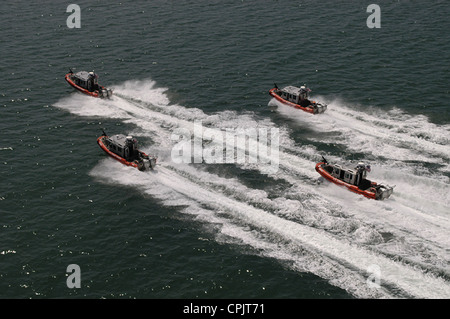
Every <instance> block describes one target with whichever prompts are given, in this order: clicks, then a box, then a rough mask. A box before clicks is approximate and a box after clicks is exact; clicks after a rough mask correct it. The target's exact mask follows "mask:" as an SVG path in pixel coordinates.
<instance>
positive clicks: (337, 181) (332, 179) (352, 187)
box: [316, 162, 376, 199]
mask: <svg viewBox="0 0 450 319" xmlns="http://www.w3.org/2000/svg"><path fill="white" fill-rule="evenodd" d="M324 164H325V162H320V163H317V164H316V171H317V172H318V173H319V174H320V175H322V176H323V177H324V178H325V179H327V180H328V181H330V182H332V183H335V184H337V185H340V186H345V187H347V188H348V189H349V190H350V191H352V192H354V193H357V194H361V195H364V196H365V197H367V198H371V199H376V196H375V193H374V192H369V191H366V190H362V189H359V188H358V186H355V185H352V184H349V183H346V182H344V181H341V180H340V179H337V178H336V177H334V176H331V174H329V173H328V172H327V171H326V170H324V169H323V168H322V165H324ZM372 184H373V183H372Z"/></svg>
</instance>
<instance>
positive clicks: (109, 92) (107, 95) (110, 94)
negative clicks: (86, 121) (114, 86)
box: [106, 89, 112, 98]
mask: <svg viewBox="0 0 450 319" xmlns="http://www.w3.org/2000/svg"><path fill="white" fill-rule="evenodd" d="M111 96H112V90H111V89H106V97H108V98H110V97H111Z"/></svg>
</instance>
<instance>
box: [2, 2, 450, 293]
mask: <svg viewBox="0 0 450 319" xmlns="http://www.w3.org/2000/svg"><path fill="white" fill-rule="evenodd" d="M371 3H372V2H370V1H356V0H355V1H339V2H337V1H330V0H327V1H287V0H279V1H269V0H261V1H247V0H245V1H244V0H242V1H237V0H236V1H235V0H233V1H222V0H221V1H219V0H208V1H160V0H155V1H128V0H121V1H85V0H83V1H76V4H78V5H79V6H80V8H81V27H80V28H68V26H67V23H66V21H67V19H68V18H69V16H70V15H71V12H66V9H67V6H68V4H69V3H68V2H66V1H51V0H45V1H6V2H3V3H2V4H1V10H0V34H1V43H0V49H1V50H0V52H1V62H0V72H1V73H0V74H1V79H0V128H1V131H0V132H1V133H0V177H1V181H0V298H18V299H27V298H36V299H40V298H93V299H98V298H108V299H110V298H124V299H125V298H138V299H144V298H145V299H197V298H198V299H202V298H211V299H221V298H225V299H229V298H230V299H231V298H248V299H252V298H255V299H264V298H270V299H306V298H308V299H311V298H313V299H321V298H324V299H360V298H361V299H372V298H373V299H378V298H425V299H428V298H445V299H447V298H450V264H449V263H450V236H449V234H450V196H449V195H448V194H449V193H450V183H449V180H450V145H449V137H450V105H449V100H450V92H449V90H450V89H449V87H450V86H449V84H450V53H449V52H450V41H449V36H448V30H450V20H449V16H450V3H449V2H448V1H446V0H445V1H444V0H442V1H440V0H438V1H426V2H425V1H415V0H410V1H406V0H399V1H377V2H376V4H378V5H379V6H380V9H381V15H380V18H381V20H380V21H381V28H369V27H368V26H367V23H366V20H367V18H368V17H369V15H370V14H371V13H370V12H369V13H368V12H366V10H367V6H368V5H369V4H371ZM69 68H72V69H73V70H74V71H82V70H86V71H95V72H96V73H97V74H98V75H99V82H100V84H103V85H105V86H107V87H111V88H112V89H113V90H114V96H113V98H112V99H111V100H104V99H96V98H92V97H89V96H86V95H83V94H81V93H78V92H75V90H74V89H73V88H71V87H70V86H69V85H68V84H67V83H66V82H65V80H64V76H65V74H66V73H67V72H68V71H69ZM274 83H276V84H277V85H278V86H280V87H283V86H287V85H296V86H299V85H303V84H306V85H307V86H308V87H309V88H311V89H312V92H311V96H312V98H313V99H314V100H317V101H320V102H323V103H326V104H327V105H328V110H327V111H326V112H325V113H324V114H320V115H310V114H308V113H305V112H302V111H299V110H296V109H293V108H290V107H288V106H285V105H282V104H279V103H277V102H275V101H273V100H272V98H271V96H270V95H269V94H268V91H269V90H270V89H271V88H272V87H273V86H274ZM195 123H197V124H198V123H201V125H202V126H203V127H204V128H208V129H209V130H210V131H211V132H219V133H221V132H225V131H230V132H238V131H239V130H245V129H251V128H258V129H265V130H272V129H276V130H278V132H279V152H278V153H277V155H278V159H279V163H278V166H277V169H276V170H275V171H271V172H268V171H267V170H265V169H264V167H263V165H261V163H229V164H220V163H216V164H211V163H206V162H204V163H177V162H175V161H174V160H173V156H172V150H173V149H174V146H175V145H176V142H177V140H176V139H175V138H174V134H175V133H176V132H179V130H180V129H183V130H188V131H189V132H191V130H192V128H193V127H194V124H195ZM102 129H104V130H105V131H106V132H107V133H108V134H111V135H112V134H127V135H133V136H135V137H136V138H137V139H138V140H139V143H140V147H141V149H142V150H144V151H145V152H147V153H150V154H154V155H157V156H158V165H157V167H156V169H155V170H154V171H152V172H140V171H138V170H136V169H134V168H130V167H126V166H124V165H122V164H120V163H119V162H117V161H114V160H113V159H112V158H110V157H108V156H107V155H106V154H105V153H104V152H103V151H102V150H101V149H100V148H99V147H98V145H97V143H96V139H97V137H99V136H100V135H101V134H102ZM208 143H209V144H208ZM205 145H206V147H216V149H217V147H218V146H217V144H214V141H209V142H208V141H207V142H205ZM211 145H212V146H211ZM219 150H220V147H219ZM321 156H325V157H326V158H327V159H328V160H329V161H333V162H337V163H340V164H342V165H344V166H353V165H355V164H356V163H357V162H359V161H364V162H365V163H368V164H370V165H371V167H372V172H371V173H370V174H369V176H370V177H371V179H373V180H375V181H379V182H384V183H386V184H388V185H395V188H394V193H393V195H392V196H391V197H390V198H389V199H387V200H385V201H374V200H370V199H367V198H365V197H363V196H361V195H357V194H354V193H351V192H349V191H347V190H345V189H342V188H340V187H338V186H336V185H334V184H330V183H328V182H323V181H321V180H320V179H319V177H320V176H319V174H318V173H317V172H316V171H315V169H314V168H315V164H316V163H317V162H318V161H320V160H321ZM72 264H76V265H78V266H79V269H80V274H81V277H80V280H79V282H80V288H69V287H68V285H67V281H68V279H69V276H70V275H71V272H68V271H67V267H68V266H69V265H72Z"/></svg>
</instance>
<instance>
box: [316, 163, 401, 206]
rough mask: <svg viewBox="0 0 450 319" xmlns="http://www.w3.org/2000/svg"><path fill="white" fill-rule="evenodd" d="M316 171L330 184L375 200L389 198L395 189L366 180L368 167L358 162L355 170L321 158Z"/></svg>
mask: <svg viewBox="0 0 450 319" xmlns="http://www.w3.org/2000/svg"><path fill="white" fill-rule="evenodd" d="M316 171H317V172H318V173H319V174H320V175H322V176H323V177H324V178H325V179H327V180H328V181H330V182H333V183H335V184H337V185H340V186H344V187H346V188H348V189H349V190H350V191H352V192H354V193H357V194H361V195H364V196H365V197H367V198H371V199H375V200H383V199H387V198H389V196H391V195H392V193H393V191H394V187H395V186H388V185H384V184H378V183H376V182H372V181H370V180H368V179H367V178H366V176H367V172H370V165H365V164H364V163H362V162H359V163H358V165H357V166H356V168H355V169H348V168H344V167H342V166H340V165H338V164H330V163H328V161H327V160H326V159H325V158H324V157H323V156H322V161H321V162H319V163H317V164H316Z"/></svg>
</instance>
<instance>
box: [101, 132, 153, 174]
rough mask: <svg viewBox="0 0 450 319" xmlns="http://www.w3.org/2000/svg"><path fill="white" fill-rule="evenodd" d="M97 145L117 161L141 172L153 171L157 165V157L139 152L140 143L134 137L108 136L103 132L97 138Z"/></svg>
mask: <svg viewBox="0 0 450 319" xmlns="http://www.w3.org/2000/svg"><path fill="white" fill-rule="evenodd" d="M97 144H98V145H99V146H100V148H101V149H102V150H104V151H105V152H106V154H108V155H109V156H111V157H112V158H114V159H115V160H117V161H119V162H121V163H122V164H125V165H127V166H132V167H135V168H137V169H139V170H140V171H146V170H152V169H153V168H154V167H155V165H156V159H157V157H156V156H150V155H147V154H145V153H144V152H142V151H139V150H138V148H137V144H138V142H137V140H136V139H135V138H133V137H132V136H125V135H123V134H116V135H113V136H108V135H107V134H106V133H105V132H104V131H103V135H102V136H100V137H98V138H97Z"/></svg>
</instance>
